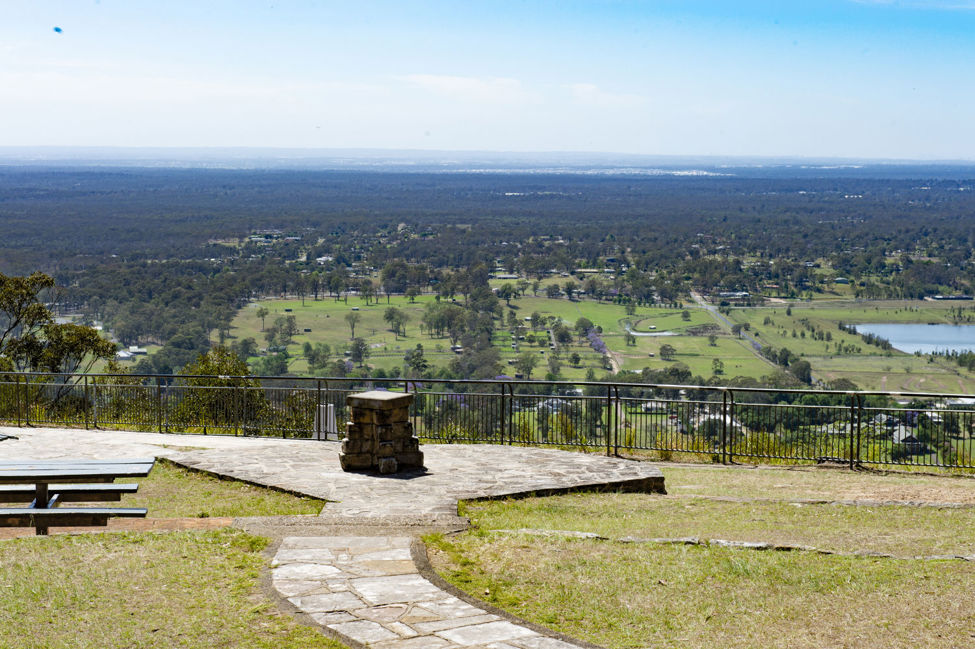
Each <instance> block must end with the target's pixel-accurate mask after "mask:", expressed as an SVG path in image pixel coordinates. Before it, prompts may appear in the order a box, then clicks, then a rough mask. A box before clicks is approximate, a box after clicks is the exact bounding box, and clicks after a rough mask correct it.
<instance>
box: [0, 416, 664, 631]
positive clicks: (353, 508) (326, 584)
mask: <svg viewBox="0 0 975 649" xmlns="http://www.w3.org/2000/svg"><path fill="white" fill-rule="evenodd" d="M0 434H9V435H14V436H16V437H17V439H7V440H5V441H4V442H3V445H2V446H0V458H3V459H54V458H92V459H108V458H119V457H145V456H149V455H152V456H155V457H164V458H168V459H170V460H172V461H175V462H177V463H179V464H182V465H185V466H188V467H190V468H193V469H198V470H201V471H208V472H211V473H215V474H218V475H222V476H227V477H231V478H236V479H239V480H245V481H248V482H252V483H255V484H260V485H265V486H269V487H274V488H278V489H284V490H287V491H291V492H295V493H301V494H306V495H309V496H314V497H318V498H322V499H324V500H327V501H329V502H328V503H327V504H326V505H325V507H324V509H323V510H322V512H321V514H320V515H319V516H318V517H268V518H262V519H240V520H238V521H237V522H236V524H238V525H240V526H241V527H243V528H244V529H248V530H250V531H255V532H256V533H261V530H264V531H268V532H271V533H272V535H273V536H276V537H278V538H281V537H282V536H283V537H285V538H284V540H283V541H282V543H281V546H280V548H279V549H278V553H277V556H276V557H275V560H274V561H275V563H274V568H273V571H272V585H273V587H274V589H275V590H276V591H277V592H278V593H279V594H280V595H281V596H282V597H284V598H286V599H287V600H288V601H289V602H290V603H291V604H292V605H293V606H295V607H296V609H297V610H299V611H302V612H304V613H307V614H308V615H309V616H310V617H311V618H312V619H314V620H315V621H316V622H318V623H319V624H322V625H323V626H326V627H328V628H329V629H332V630H333V631H335V632H337V633H339V634H341V635H343V636H345V637H346V638H349V639H352V640H354V641H356V642H359V643H361V644H363V645H365V646H368V647H375V648H376V649H409V648H413V647H422V648H430V649H440V648H444V649H447V648H455V647H477V648H484V649H571V648H573V647H581V646H583V645H581V644H570V643H568V642H565V641H562V640H558V639H556V638H554V637H549V636H547V635H545V634H542V633H540V632H539V631H537V630H534V629H531V628H528V627H526V626H522V625H519V624H515V623H513V622H511V621H509V620H506V619H504V618H503V617H502V616H498V615H496V614H494V613H489V612H487V611H485V610H482V609H480V608H478V607H476V606H472V605H470V604H468V603H466V602H463V601H462V600H460V599H458V598H456V597H454V596H453V595H450V594H449V593H447V592H445V591H443V590H441V589H440V588H438V587H437V586H435V585H434V584H433V583H431V582H430V581H428V580H427V579H425V578H424V577H423V576H421V575H420V574H419V572H418V569H417V567H416V565H415V564H414V562H413V561H412V560H411V557H410V538H411V537H412V536H414V535H416V534H418V533H421V532H423V531H427V530H430V529H441V530H456V529H462V528H463V527H464V526H465V525H466V523H467V521H466V520H465V519H462V518H460V517H459V516H458V515H457V502H458V501H459V500H464V499H475V498H501V497H505V496H517V495H524V494H528V493H537V494H551V493H561V492H568V491H574V490H583V489H585V490H592V489H606V490H614V491H615V490H623V491H641V492H651V493H664V479H663V475H662V474H661V472H660V470H659V469H657V468H656V467H653V466H650V465H648V464H644V463H640V462H634V461H629V460H622V459H618V458H607V457H604V456H601V455H587V454H583V453H573V452H566V451H558V450H554V449H538V448H520V447H511V446H496V445H485V444H474V445H424V446H423V447H422V449H423V452H424V454H425V464H426V470H424V471H411V472H402V473H397V474H393V475H385V476H383V475H379V474H378V473H375V474H365V473H346V472H344V471H342V469H341V468H340V466H339V450H340V449H339V444H338V443H337V442H320V441H310V440H281V439H262V438H244V437H217V436H202V435H165V434H158V433H132V432H124V431H86V430H79V429H56V428H3V427H0ZM150 514H151V511H150ZM278 519H280V520H278ZM349 530H361V532H360V531H357V532H356V534H357V535H356V536H350V535H348V533H349V532H348V531H349ZM394 530H395V531H394ZM323 533H327V534H329V535H328V536H324V535H323ZM391 533H392V534H401V535H402V536H390V534H391Z"/></svg>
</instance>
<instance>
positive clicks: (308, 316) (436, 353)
mask: <svg viewBox="0 0 975 649" xmlns="http://www.w3.org/2000/svg"><path fill="white" fill-rule="evenodd" d="M433 299H434V298H433V296H430V295H424V296H420V297H418V298H417V299H416V301H415V303H411V302H410V301H409V300H407V299H406V298H404V297H402V296H394V297H392V298H391V299H390V301H389V303H388V304H387V302H386V300H385V299H383V300H381V301H379V302H373V303H372V304H370V305H366V303H365V302H364V301H363V300H361V299H359V298H350V299H349V300H348V303H346V302H345V301H344V300H343V301H338V302H336V301H335V300H333V299H327V300H320V301H317V302H316V301H314V300H306V301H305V303H304V304H302V302H301V301H300V300H268V301H264V302H261V303H260V304H252V305H249V306H248V307H246V308H244V309H243V310H241V311H240V312H239V313H238V314H237V317H236V318H235V319H234V321H233V326H232V330H231V334H232V335H233V336H234V337H235V338H237V339H242V338H246V337H253V338H254V339H255V340H257V341H258V343H259V345H261V346H263V344H264V339H263V334H262V331H261V330H262V327H261V319H260V318H258V317H257V307H258V306H264V307H266V308H267V309H268V310H269V312H270V314H269V315H268V316H267V317H266V318H265V319H264V324H265V326H272V325H273V323H274V321H275V319H276V318H279V317H284V316H288V315H293V316H295V319H296V321H297V325H298V328H299V331H300V332H299V334H298V335H296V336H295V337H294V342H293V344H292V345H290V346H289V348H288V353H289V356H290V357H291V359H290V363H289V370H290V371H291V372H292V373H295V374H309V370H308V364H307V362H306V361H305V359H304V358H303V357H302V353H301V347H302V345H303V344H304V343H305V342H310V343H313V344H314V343H326V344H328V345H329V346H330V347H331V348H332V350H333V354H332V355H333V358H336V357H341V356H342V353H343V352H344V350H345V349H347V346H348V343H349V341H350V339H351V330H350V328H349V325H348V323H347V322H346V321H345V316H346V314H348V313H350V312H351V311H352V310H353V308H355V309H356V310H357V311H356V312H357V313H358V314H359V315H360V316H361V321H360V323H359V324H358V325H357V326H356V336H358V337H361V338H363V339H365V340H366V342H367V343H368V344H369V345H370V348H371V356H370V358H369V359H368V364H369V366H370V367H373V368H383V369H384V370H386V371H389V370H390V369H392V368H394V367H400V368H402V366H403V356H404V355H405V354H406V352H407V351H408V350H410V349H413V348H414V347H415V346H416V345H417V344H418V343H419V344H422V345H423V348H424V356H425V357H426V358H427V359H428V361H430V362H431V363H432V364H433V365H435V366H436V365H445V364H447V363H449V362H450V360H451V359H452V358H454V354H453V353H452V352H451V351H450V340H449V338H446V337H444V338H434V337H431V336H429V335H427V334H422V333H420V328H419V323H420V321H421V319H422V317H423V309H424V306H425V305H426V304H427V303H429V302H431V301H433ZM388 306H395V307H397V308H399V309H401V310H402V311H404V312H405V313H406V314H407V315H408V316H409V318H410V320H409V322H408V323H407V325H406V333H405V335H402V336H396V335H395V334H394V333H393V332H392V331H391V330H390V329H389V325H388V324H387V323H386V322H385V321H384V320H383V314H384V313H385V310H386V308H387V307H388ZM508 308H509V307H508V305H505V312H507V310H508ZM510 308H511V310H513V311H515V313H516V314H517V317H518V318H519V319H520V320H521V321H522V322H524V318H526V317H530V316H531V314H532V313H534V312H538V313H539V314H540V315H542V316H543V317H545V318H548V317H553V316H554V317H557V318H560V319H561V320H563V321H565V322H566V323H568V324H569V325H570V326H571V325H574V324H575V322H576V320H578V319H579V318H581V317H585V318H588V319H589V320H591V321H592V322H593V324H595V325H597V326H599V327H601V328H602V330H603V334H602V338H603V340H604V341H605V342H606V345H607V347H608V348H609V349H610V350H611V351H612V352H614V353H615V354H617V357H616V358H617V361H619V363H620V365H621V366H622V367H625V368H627V369H636V370H639V369H642V368H643V367H648V366H649V367H652V368H657V369H659V368H661V367H664V366H665V365H666V362H665V361H663V360H661V359H660V358H659V355H658V354H656V351H657V350H659V347H660V345H661V344H664V342H667V343H669V344H671V345H673V346H674V347H675V348H677V350H678V355H677V358H676V360H677V361H680V362H684V363H687V364H688V365H690V366H691V367H692V371H694V372H695V373H701V374H702V376H705V377H706V376H710V375H711V361H712V359H713V358H715V357H718V356H721V355H722V354H728V356H727V360H725V361H724V362H725V363H726V373H728V374H729V376H734V375H735V373H745V374H747V375H750V376H751V375H754V376H761V375H762V374H767V373H768V369H767V366H766V365H765V364H764V363H762V361H760V360H758V359H755V358H754V355H751V354H750V353H748V352H747V350H745V349H744V348H742V347H741V346H740V345H738V344H737V343H734V342H733V341H731V340H730V339H728V340H727V341H724V340H723V341H722V344H721V345H720V346H719V347H710V346H708V344H707V337H706V336H693V335H688V333H687V330H688V329H691V328H694V327H701V326H702V325H714V324H715V323H714V321H713V319H712V318H711V316H710V315H709V314H708V313H707V312H706V311H704V310H703V309H699V308H696V307H693V306H688V307H687V309H686V310H687V312H688V313H689V314H690V319H689V320H684V319H683V317H682V311H683V310H682V309H671V308H660V307H640V308H638V309H637V310H636V313H635V314H634V315H632V316H627V314H626V309H625V307H624V306H622V305H618V304H611V303H608V302H595V301H592V300H580V301H570V300H567V299H564V298H560V299H549V298H546V297H533V296H530V295H529V296H526V297H522V298H518V299H513V300H511V304H510ZM624 320H628V321H630V322H632V323H633V328H634V331H637V332H650V331H651V329H650V327H651V326H653V327H656V328H655V329H654V330H653V331H654V332H655V333H663V332H671V333H674V334H677V335H673V336H661V337H637V344H636V346H628V345H627V344H626V340H625V328H624V324H623V322H624ZM305 329H310V331H308V332H306V331H305ZM529 333H530V334H531V333H532V332H529ZM534 337H535V338H536V340H537V342H536V344H535V345H532V344H529V343H528V342H527V341H522V342H521V343H520V344H519V347H518V348H517V349H512V347H511V342H512V340H511V336H510V334H509V333H508V332H507V330H506V329H504V328H500V327H499V330H498V333H497V335H496V338H495V341H494V344H495V345H496V346H497V348H498V349H499V351H500V352H501V355H502V362H505V361H507V360H509V359H514V358H515V357H516V356H517V354H518V353H520V352H521V351H525V350H528V351H533V352H535V351H537V352H539V355H540V356H544V355H546V354H550V353H551V352H550V350H548V340H547V337H546V336H545V333H544V331H541V332H535V333H534ZM650 351H655V358H651V357H650V356H649V353H650ZM542 352H544V353H545V354H542ZM572 353H578V354H579V355H580V356H581V357H582V361H583V362H582V363H581V364H580V365H579V366H578V367H572V366H570V365H569V363H568V358H569V356H571V354H572ZM561 357H562V369H561V374H562V376H563V378H566V379H582V378H584V377H585V375H586V372H587V370H588V369H589V368H593V369H595V370H596V371H597V373H600V374H601V373H603V372H604V371H605V370H604V368H603V366H602V363H601V362H600V357H599V355H598V354H596V353H595V352H593V350H592V349H591V348H590V346H589V344H588V343H587V342H586V341H582V340H576V341H574V342H573V343H572V344H571V345H569V346H567V347H566V348H565V349H563V350H562V352H561ZM749 357H751V358H749ZM251 360H252V361H253V360H255V359H254V358H252V359H251ZM732 370H734V371H735V372H732ZM739 370H740V372H739ZM546 371H547V367H546V364H545V363H544V362H542V363H541V364H540V365H539V368H538V369H537V370H536V373H535V374H533V378H539V377H541V376H543V375H544V374H545V372H546Z"/></svg>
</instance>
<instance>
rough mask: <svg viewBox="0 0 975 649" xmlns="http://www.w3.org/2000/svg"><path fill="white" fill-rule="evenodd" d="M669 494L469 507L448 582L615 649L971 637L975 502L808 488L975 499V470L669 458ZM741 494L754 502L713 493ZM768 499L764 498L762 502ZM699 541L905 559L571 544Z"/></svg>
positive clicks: (435, 556) (446, 571) (446, 572)
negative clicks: (847, 502) (860, 502)
mask: <svg viewBox="0 0 975 649" xmlns="http://www.w3.org/2000/svg"><path fill="white" fill-rule="evenodd" d="M663 471H664V474H665V477H666V480H667V489H668V491H669V493H670V494H672V495H669V496H650V495H641V494H573V495H567V496H559V497H552V498H529V499H525V500H518V501H506V502H490V503H486V502H477V503H469V504H467V506H466V510H465V513H467V514H468V515H469V516H471V517H472V519H473V522H474V524H475V528H474V529H473V530H472V531H471V532H468V533H464V534H461V535H457V536H452V537H429V538H428V545H429V546H430V548H431V560H432V561H433V563H434V565H435V566H436V567H437V569H438V571H440V572H441V574H442V575H443V576H445V578H447V579H448V580H450V581H451V582H453V583H454V584H456V585H458V586H459V587H461V588H464V589H466V590H468V591H469V592H471V593H474V594H476V596H478V597H481V598H484V599H487V600H489V601H491V602H493V603H495V604H496V605H498V606H501V607H503V608H506V609H508V610H510V611H512V612H513V613H515V614H516V615H519V616H522V617H525V618H527V619H530V620H533V621H535V622H538V623H540V624H544V625H548V626H551V627H553V628H556V629H558V630H561V631H563V632H565V633H568V634H569V635H572V636H575V637H580V638H584V639H587V640H589V641H591V642H594V643H597V644H600V645H602V646H606V647H610V648H612V649H617V648H619V649H622V648H637V647H646V646H655V647H656V646H660V647H689V648H692V649H693V648H695V647H717V646H720V647H756V648H758V647H762V648H764V647H783V648H785V647H790V648H792V647H809V648H813V647H817V648H818V647H825V646H846V647H878V648H879V647H904V648H908V647H918V646H937V647H967V646H971V644H972V642H973V641H975V640H973V638H975V635H973V631H972V629H973V628H975V602H973V601H972V599H971V598H970V596H969V595H968V594H969V593H970V592H971V589H972V588H973V587H975V565H973V564H972V563H970V562H963V561H947V560H920V559H914V558H913V557H915V556H918V555H933V554H972V552H973V551H975V532H973V531H972V530H973V525H972V523H973V522H975V510H973V509H971V508H968V509H942V508H938V507H926V508H921V507H907V506H889V505H888V506H877V507H864V506H843V505H830V504H822V505H810V504H801V503H795V502H792V501H793V500H795V499H800V498H810V497H815V498H827V499H829V498H843V499H846V498H849V497H851V496H855V497H858V498H863V499H871V500H891V499H892V498H891V496H897V495H899V496H900V498H894V499H897V500H907V499H911V500H928V501H932V502H934V503H944V502H959V501H961V502H973V501H972V498H973V496H972V494H973V493H975V490H973V489H972V484H973V481H972V479H965V478H949V477H940V478H939V477H933V476H908V475H900V476H881V475H877V474H867V473H855V474H854V473H849V472H845V471H836V470H824V469H804V470H803V469H772V468H764V469H743V468H724V467H722V468H695V467H675V466H664V467H663ZM714 496H720V497H722V498H728V497H731V498H739V499H742V500H744V502H727V501H722V500H715V499H714ZM751 498H759V499H760V500H748V499H751ZM526 528H527V529H535V530H570V531H586V532H595V533H598V534H600V535H602V536H605V537H608V538H609V539H619V538H622V537H637V538H653V537H667V538H674V537H683V536H697V537H702V538H706V539H724V540H732V541H754V542H775V543H782V544H790V545H806V546H814V547H816V548H819V549H822V550H830V551H836V552H844V553H846V552H871V551H872V552H884V553H890V554H893V555H895V556H896V557H904V558H877V557H869V556H838V555H822V554H817V553H814V552H808V551H794V552H770V551H765V552H762V551H756V550H747V549H734V548H728V547H720V546H715V545H705V546H681V545H677V546H674V545H661V544H655V543H632V542H629V543H623V542H619V541H614V540H609V541H600V540H591V539H572V538H564V537H558V536H548V537H546V536H539V535H537V534H527V533H524V532H518V531H517V530H523V529H526Z"/></svg>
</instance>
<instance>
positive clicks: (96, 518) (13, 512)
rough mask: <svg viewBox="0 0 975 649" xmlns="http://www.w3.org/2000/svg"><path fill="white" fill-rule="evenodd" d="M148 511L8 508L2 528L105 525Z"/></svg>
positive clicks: (1, 512)
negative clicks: (111, 521) (109, 520)
mask: <svg viewBox="0 0 975 649" xmlns="http://www.w3.org/2000/svg"><path fill="white" fill-rule="evenodd" d="M147 513H148V512H147V510H146V509H144V508H132V507H130V508H125V507H55V508H53V509H33V508H30V507H5V508H0V527H36V528H39V529H44V530H46V529H47V528H48V527H87V526H91V527H96V526H97V527H104V526H106V525H108V519H109V518H115V517H118V518H145V517H146V514H147ZM45 533H46V532H45Z"/></svg>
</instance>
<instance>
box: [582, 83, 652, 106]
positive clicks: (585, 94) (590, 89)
mask: <svg viewBox="0 0 975 649" xmlns="http://www.w3.org/2000/svg"><path fill="white" fill-rule="evenodd" d="M566 88H567V89H568V90H569V93H570V94H571V95H572V98H573V99H574V100H575V101H576V102H578V103H580V104H586V105H589V106H595V107H597V108H635V107H638V106H643V105H645V104H647V103H648V100H647V98H646V97H643V96H640V95H635V94H628V93H622V94H621V93H612V92H607V91H605V90H602V89H601V88H600V87H599V86H597V85H595V84H592V83H572V84H569V85H568V86H566Z"/></svg>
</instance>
